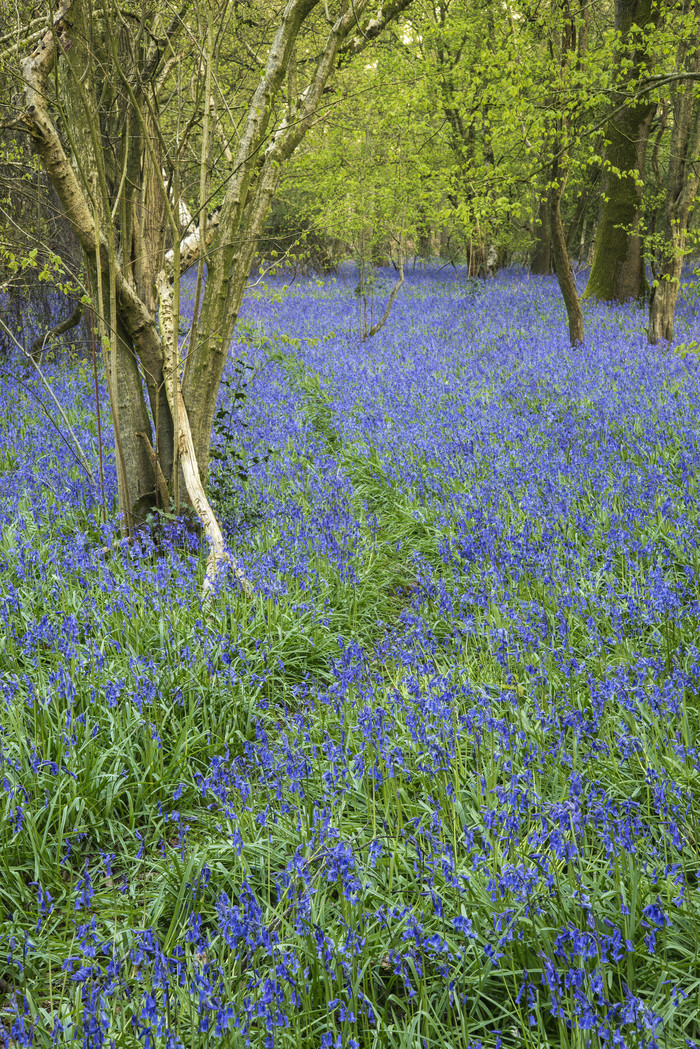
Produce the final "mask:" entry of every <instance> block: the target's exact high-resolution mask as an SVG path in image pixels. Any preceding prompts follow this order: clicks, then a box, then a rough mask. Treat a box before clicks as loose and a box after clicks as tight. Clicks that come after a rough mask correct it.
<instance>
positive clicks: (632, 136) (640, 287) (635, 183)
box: [584, 0, 660, 302]
mask: <svg viewBox="0 0 700 1049" xmlns="http://www.w3.org/2000/svg"><path fill="white" fill-rule="evenodd" d="M659 10H660V6H659V5H658V4H656V3H654V0H616V3H615V27H616V29H617V30H618V32H619V33H620V34H621V48H620V51H619V52H618V54H617V64H618V65H619V64H620V63H621V62H622V61H623V60H624V59H625V57H626V56H627V55H628V53H629V45H630V33H631V31H632V27H633V26H637V27H638V28H639V29H640V30H644V29H645V28H646V27H647V26H649V25H651V24H653V23H655V22H656V21H657V20H658V17H659ZM631 61H632V68H631V70H630V76H631V77H632V78H633V79H635V80H637V79H638V78H639V77H640V76H641V75H642V74H643V72H644V70H645V69H646V65H647V56H646V54H645V51H644V49H643V47H642V46H639V45H638V46H636V47H635V49H634V51H633V52H632V58H631ZM613 102H614V105H615V106H616V107H618V106H620V105H624V96H623V95H622V94H621V93H618V94H615V95H614V96H613ZM655 110H656V102H649V101H646V100H641V101H637V102H636V103H635V104H633V105H630V106H625V108H624V109H621V110H620V111H619V112H617V113H615V114H614V116H613V117H611V119H610V121H609V123H608V126H607V129H606V139H607V141H608V145H607V148H606V151H605V168H606V172H607V175H606V180H605V190H604V198H603V207H602V211H601V216H600V221H599V224H598V229H597V231H596V236H595V251H594V255H593V265H592V267H591V272H590V276H589V278H588V283H587V285H586V290H585V292H584V297H585V298H594V299H598V300H599V301H602V302H626V301H628V300H629V299H643V298H646V296H647V294H648V291H649V285H648V283H647V279H646V273H645V266H644V242H643V239H642V237H641V235H640V233H639V219H640V209H641V205H642V190H643V185H642V179H643V178H644V170H645V167H646V154H647V145H648V142H649V132H650V130H651V122H652V119H653V115H654V112H655Z"/></svg>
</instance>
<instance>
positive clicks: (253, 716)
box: [0, 270, 700, 1049]
mask: <svg viewBox="0 0 700 1049" xmlns="http://www.w3.org/2000/svg"><path fill="white" fill-rule="evenodd" d="M352 288H353V280H352V275H348V274H345V275H341V276H340V277H339V278H337V279H336V280H333V281H330V282H327V283H325V284H319V283H317V282H314V281H307V282H304V283H301V284H296V283H295V284H292V285H291V286H288V287H287V286H283V285H282V284H281V282H277V283H276V284H275V285H274V287H273V288H267V289H263V290H262V291H261V290H259V289H258V290H257V291H253V292H252V293H251V294H250V296H249V298H248V299H247V301H246V303H245V309H244V322H245V323H244V325H243V327H242V329H241V332H242V334H241V336H240V345H238V346H236V347H235V354H233V355H232V356H239V355H246V357H247V360H248V361H249V364H250V372H249V382H248V387H247V392H248V396H247V399H246V401H245V403H243V402H241V406H240V407H239V408H237V409H236V411H238V412H239V413H240V421H241V422H245V423H246V424H247V426H246V428H245V429H241V438H240V446H239V447H238V448H237V449H236V453H237V455H238V457H239V459H240V457H241V456H247V457H248V458H249V461H250V462H251V466H250V469H249V476H248V478H247V480H241V482H240V486H239V489H238V491H237V492H236V493H235V497H233V498H231V495H230V492H231V486H229V487H228V489H227V491H228V492H229V496H228V502H227V503H226V504H225V505H224V504H223V503H222V504H221V505H220V506H219V512H220V514H221V515H222V517H223V518H224V524H225V527H226V531H227V536H228V541H229V542H230V545H231V547H232V549H233V550H234V551H235V553H236V556H237V558H238V559H239V560H240V561H241V563H242V564H243V566H244V568H245V572H246V574H247V576H248V578H249V579H250V580H251V582H252V584H253V587H254V590H255V596H254V597H253V598H248V597H246V596H245V595H242V594H241V592H240V589H239V588H238V586H237V584H236V583H235V580H233V579H224V580H222V581H221V585H220V589H219V592H218V594H217V596H216V598H215V600H214V602H213V605H212V607H211V608H210V609H209V610H204V609H202V607H201V605H200V602H199V588H200V583H201V577H202V571H203V553H202V550H201V549H200V543H199V539H198V538H197V537H196V536H194V535H193V534H191V532H188V530H187V529H186V527H185V526H184V525H182V526H181V525H179V524H177V523H169V522H166V523H165V524H161V525H160V526H159V529H156V528H154V530H153V532H152V533H148V534H145V533H144V534H143V535H142V536H141V537H140V538H139V540H138V541H137V542H136V543H134V544H132V545H128V546H124V545H122V546H120V545H119V544H118V541H116V533H115V526H114V524H113V523H112V521H111V519H110V521H108V523H106V524H105V523H103V519H102V507H101V496H100V493H99V491H98V490H97V488H96V486H95V485H93V484H91V483H90V481H89V479H87V478H86V477H85V475H84V473H83V472H81V470H80V468H79V466H78V465H77V464H76V463H75V460H74V459H72V458H71V457H70V454H69V451H68V449H67V448H66V445H65V443H64V442H61V441H60V440H59V438H58V436H57V435H56V432H55V430H54V429H52V428H51V427H50V426H49V424H48V423H47V421H46V418H45V415H43V414H42V412H41V408H40V406H39V405H38V403H37V402H36V400H35V398H33V397H32V394H31V390H24V389H19V390H18V389H17V387H16V386H15V385H13V381H12V379H11V378H9V377H8V375H6V374H4V373H3V371H2V362H0V622H1V623H2V630H1V632H0V865H1V870H0V1045H4V1046H6V1047H7V1049H10V1047H13V1049H14V1047H19V1046H37V1047H39V1046H41V1047H43V1046H46V1047H49V1046H67V1045H69V1044H74V1043H78V1042H80V1043H82V1045H83V1046H84V1047H85V1049H93V1047H95V1049H97V1047H102V1046H105V1047H111V1046H115V1047H116V1046H132V1045H133V1046H137V1045H142V1046H144V1049H156V1047H161V1046H162V1047H164V1049H176V1047H183V1049H185V1047H186V1049H194V1047H198V1046H202V1047H204V1046H212V1045H215V1044H218V1043H219V1042H220V1043H221V1044H222V1045H231V1046H245V1045H249V1046H253V1047H258V1046H260V1047H263V1046H264V1047H270V1049H273V1047H285V1046H288V1047H292V1046H308V1047H310V1049H311V1047H313V1049H317V1047H324V1049H326V1047H327V1049H360V1047H362V1049H365V1047H367V1049H369V1047H375V1046H376V1047H380V1046H387V1047H394V1046H395V1047H397V1049H399V1047H405V1049H409V1047H410V1049H433V1047H435V1049H437V1047H438V1046H454V1047H457V1046H459V1047H460V1049H462V1047H463V1049H477V1047H479V1049H496V1047H501V1046H502V1047H504V1049H505V1047H513V1049H515V1047H520V1046H523V1047H528V1049H544V1047H545V1046H552V1045H557V1046H558V1045H561V1046H566V1047H567V1049H588V1047H592V1049H596V1047H608V1046H609V1047H613V1046H615V1047H639V1049H641V1047H644V1049H655V1047H659V1049H661V1047H667V1046H669V1047H671V1046H672V1047H674V1049H675V1047H676V1046H678V1047H686V1049H698V1047H700V995H699V993H698V988H699V987H700V826H699V823H698V809H697V807H696V806H695V799H696V798H697V796H698V791H700V753H699V750H698V747H699V740H698V736H699V734H700V702H699V701H698V695H700V638H699V635H698V617H699V614H700V555H699V554H698V540H699V537H700V513H699V512H698V478H699V477H700V440H699V434H700V365H699V364H698V362H697V359H696V356H695V354H694V353H693V352H692V351H690V350H688V348H687V346H686V347H685V348H684V345H683V344H681V345H679V346H675V347H666V348H660V347H649V346H648V345H647V343H646V339H645V335H644V332H643V330H642V327H641V324H642V317H641V314H640V313H639V312H638V311H636V309H635V308H633V307H629V308H627V307H624V308H615V309H613V308H611V307H602V306H594V305H589V306H588V307H587V308H588V316H587V332H588V342H587V344H586V346H585V348H583V349H577V350H572V349H571V347H570V346H569V344H568V336H567V332H566V328H565V324H564V319H563V315H562V310H561V306H560V304H559V303H558V299H557V292H556V284H555V282H554V281H552V280H548V279H546V278H545V279H542V278H538V279H533V278H530V277H528V276H527V275H525V274H522V273H519V272H515V271H513V272H509V273H507V274H504V275H499V277H498V278H497V279H496V280H494V281H490V282H488V283H487V284H485V285H483V286H482V285H477V284H475V283H474V282H471V281H467V280H465V279H464V277H463V276H461V275H460V274H459V273H456V274H454V275H452V276H449V277H448V276H446V271H444V270H443V271H441V272H436V271H430V270H427V271H416V272H413V273H411V274H408V275H407V281H406V286H405V288H404V290H403V292H402V297H401V298H400V299H398V300H397V302H396V303H395V305H394V312H393V314H392V317H391V320H390V323H389V324H388V325H387V326H386V327H385V328H384V329H382V331H381V333H380V335H379V336H378V337H376V338H375V339H374V340H367V341H361V339H360V337H359V334H358V324H357V317H358V312H359V306H358V303H357V300H356V299H355V298H354V296H353V292H352ZM271 292H274V294H272V293H271ZM699 312H700V303H699V302H697V301H696V300H695V299H693V297H692V295H691V294H688V295H686V297H685V298H684V299H683V300H682V302H681V303H680V305H679V311H678V318H677V321H678V323H677V328H678V330H679V332H680V338H681V339H685V340H687V341H688V340H690V339H691V338H692V336H693V334H694V333H695V334H697V331H698V313H699ZM282 333H283V334H282ZM49 374H50V377H51V382H52V384H53V389H54V392H55V393H56V396H57V397H58V398H59V400H60V401H61V403H62V404H64V405H65V407H66V410H67V412H68V413H69V415H70V419H71V424H72V425H73V426H74V428H75V431H76V434H77V435H78V437H79V439H80V440H81V443H82V444H83V446H84V447H85V448H86V449H89V450H90V454H91V455H93V456H94V459H95V462H96V461H97V444H96V433H97V431H96V427H95V422H94V410H93V409H94V400H93V399H91V398H93V396H94V394H92V393H91V386H90V380H91V370H90V367H89V366H86V365H85V364H84V363H82V362H81V361H79V360H78V361H76V362H72V363H71V364H70V367H69V366H68V362H63V363H62V364H55V365H51V366H49ZM267 448H271V449H272V454H263V452H264V451H265V449H267ZM225 450H226V449H225V448H224V449H222V451H224V452H225ZM225 469H226V458H225V457H224V458H222V459H219V460H217V462H216V463H215V464H214V466H213V468H212V475H213V476H212V486H213V488H214V489H215V487H216V485H215V482H216V478H217V473H218V471H222V470H225ZM114 485H115V474H114V466H113V461H112V460H111V458H108V463H107V486H108V491H109V493H110V494H111V495H112V496H113V494H114Z"/></svg>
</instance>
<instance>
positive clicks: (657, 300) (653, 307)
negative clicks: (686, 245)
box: [649, 265, 681, 346]
mask: <svg viewBox="0 0 700 1049" xmlns="http://www.w3.org/2000/svg"><path fill="white" fill-rule="evenodd" d="M680 276H681V266H680V265H678V266H676V273H675V274H671V273H669V275H668V279H667V280H662V281H661V282H660V283H659V284H658V286H657V287H654V288H652V291H651V296H650V300H649V342H650V343H651V345H652V346H655V345H656V344H657V343H658V342H660V341H661V339H665V340H666V341H667V342H671V341H672V340H673V317H674V313H675V311H676V301H677V299H678V291H679V288H680Z"/></svg>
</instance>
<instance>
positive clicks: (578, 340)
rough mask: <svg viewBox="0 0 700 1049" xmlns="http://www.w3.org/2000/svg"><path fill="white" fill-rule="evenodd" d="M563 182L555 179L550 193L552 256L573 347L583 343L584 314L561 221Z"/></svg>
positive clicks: (557, 178) (558, 178)
mask: <svg viewBox="0 0 700 1049" xmlns="http://www.w3.org/2000/svg"><path fill="white" fill-rule="evenodd" d="M562 192H563V182H562V180H561V178H560V177H555V181H554V184H553V185H552V187H551V189H550V191H549V223H550V227H551V231H552V254H553V255H554V268H555V269H556V272H557V280H558V281H559V287H560V288H561V293H562V297H563V299H564V305H565V306H566V315H567V317H568V319H569V339H570V341H571V345H572V346H578V345H581V344H582V343H583V339H584V330H583V313H582V311H581V303H580V301H579V297H578V291H577V289H576V282H575V280H574V274H573V270H572V269H571V263H570V261H569V253H568V251H567V248H566V234H565V233H564V224H563V222H562V219H561V198H562Z"/></svg>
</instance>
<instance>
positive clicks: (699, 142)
mask: <svg viewBox="0 0 700 1049" xmlns="http://www.w3.org/2000/svg"><path fill="white" fill-rule="evenodd" d="M681 14H682V16H683V18H684V19H685V22H686V24H685V27H684V28H685V32H683V33H682V34H681V38H680V42H679V44H678V49H677V54H676V69H678V70H679V71H683V72H686V73H688V74H690V75H691V76H692V77H693V78H695V79H697V77H698V75H699V74H700V44H699V40H700V0H683V3H682V11H681ZM671 110H672V113H673V124H672V132H671V147H670V152H669V162H668V173H667V178H666V200H665V203H664V211H663V228H662V233H661V244H660V246H659V248H658V250H657V253H656V258H655V265H654V286H653V289H652V294H651V299H650V303H649V329H648V335H649V342H650V343H651V344H652V345H654V344H656V343H657V342H659V340H660V339H666V340H667V341H669V342H670V341H671V340H672V339H673V316H674V313H675V309H676V300H677V298H678V292H679V289H680V280H681V273H682V270H683V259H684V256H685V243H686V234H687V230H688V221H689V219H690V214H691V211H692V208H693V205H694V203H695V198H696V196H697V192H698V186H699V185H700V174H699V173H698V161H699V159H700V99H699V98H698V97H697V96H696V92H695V88H694V85H693V84H692V83H683V82H682V81H681V82H676V83H674V84H673V85H672V87H671Z"/></svg>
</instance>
